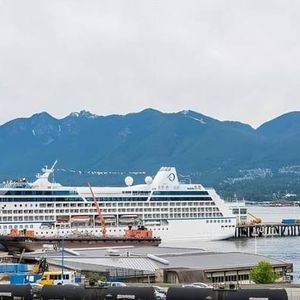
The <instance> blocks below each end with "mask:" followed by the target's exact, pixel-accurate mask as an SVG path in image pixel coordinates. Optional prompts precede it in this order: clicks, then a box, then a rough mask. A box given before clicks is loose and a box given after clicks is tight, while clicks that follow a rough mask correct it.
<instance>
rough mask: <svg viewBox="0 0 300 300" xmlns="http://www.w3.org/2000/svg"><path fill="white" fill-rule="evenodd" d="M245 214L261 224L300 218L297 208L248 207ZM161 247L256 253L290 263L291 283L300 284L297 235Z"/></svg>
mask: <svg viewBox="0 0 300 300" xmlns="http://www.w3.org/2000/svg"><path fill="white" fill-rule="evenodd" d="M248 211H249V212H250V213H252V214H253V215H255V216H257V217H260V218H261V219H262V221H263V222H281V220H282V219H288V218H291V219H300V207H260V206H249V207H248ZM162 246H173V247H190V248H201V249H205V250H208V251H219V252H230V251H233V252H235V251H238V252H248V253H257V254H259V255H264V256H268V257H272V258H275V259H279V260H283V261H286V262H292V263H293V266H294V274H295V276H294V282H297V283H298V282H299V283H300V277H299V276H300V236H296V237H263V238H259V237H258V238H249V239H239V240H225V241H210V242H203V241H198V242H195V241H191V242H184V243H181V242H177V243H172V244H171V243H168V244H163V245H162Z"/></svg>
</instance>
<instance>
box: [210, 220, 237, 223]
mask: <svg viewBox="0 0 300 300" xmlns="http://www.w3.org/2000/svg"><path fill="white" fill-rule="evenodd" d="M206 223H231V220H230V219H221V220H216V219H214V220H206Z"/></svg>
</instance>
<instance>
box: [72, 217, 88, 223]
mask: <svg viewBox="0 0 300 300" xmlns="http://www.w3.org/2000/svg"><path fill="white" fill-rule="evenodd" d="M89 221H90V216H72V217H71V222H76V223H88V222H89Z"/></svg>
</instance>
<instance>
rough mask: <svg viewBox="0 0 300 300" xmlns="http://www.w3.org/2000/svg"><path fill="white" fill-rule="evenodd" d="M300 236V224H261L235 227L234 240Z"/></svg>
mask: <svg viewBox="0 0 300 300" xmlns="http://www.w3.org/2000/svg"><path fill="white" fill-rule="evenodd" d="M284 236H300V224H299V223H297V224H282V223H261V224H245V225H237V226H236V230H235V238H243V237H245V238H252V237H284Z"/></svg>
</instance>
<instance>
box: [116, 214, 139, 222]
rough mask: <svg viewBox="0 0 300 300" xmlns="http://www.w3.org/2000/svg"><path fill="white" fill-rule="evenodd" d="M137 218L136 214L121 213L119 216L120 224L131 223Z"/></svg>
mask: <svg viewBox="0 0 300 300" xmlns="http://www.w3.org/2000/svg"><path fill="white" fill-rule="evenodd" d="M138 220H139V217H138V215H122V216H120V218H119V223H120V224H133V223H136V222H137V221H138Z"/></svg>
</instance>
